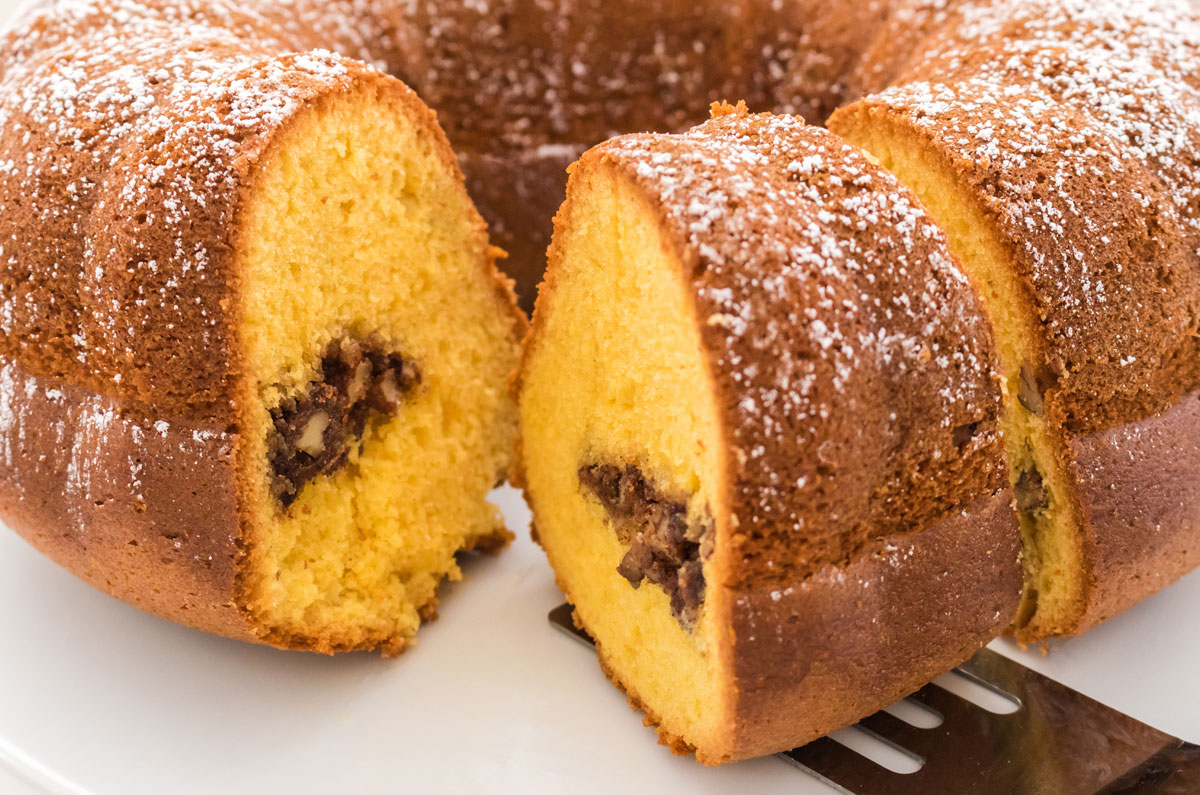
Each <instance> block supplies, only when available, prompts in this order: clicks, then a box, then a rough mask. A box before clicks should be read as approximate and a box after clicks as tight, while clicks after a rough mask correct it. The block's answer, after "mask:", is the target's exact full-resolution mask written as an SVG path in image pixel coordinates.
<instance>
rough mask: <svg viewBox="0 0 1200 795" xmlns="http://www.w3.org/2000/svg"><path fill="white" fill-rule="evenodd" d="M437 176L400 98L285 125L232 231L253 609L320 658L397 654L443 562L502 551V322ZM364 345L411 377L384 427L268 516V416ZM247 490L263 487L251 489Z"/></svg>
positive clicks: (483, 249)
mask: <svg viewBox="0 0 1200 795" xmlns="http://www.w3.org/2000/svg"><path fill="white" fill-rule="evenodd" d="M458 182H459V177H458V173H457V171H456V169H455V167H454V166H453V165H452V164H450V163H449V162H448V161H447V159H446V158H445V157H444V156H443V155H442V152H441V151H440V150H438V149H437V141H436V139H435V138H434V136H433V134H432V131H431V130H430V129H429V128H428V127H427V126H422V125H421V124H417V123H415V122H414V121H413V120H412V118H411V109H410V108H409V107H408V106H407V105H406V104H404V103H403V102H401V97H400V95H399V93H398V91H395V90H390V89H380V88H371V89H365V90H363V91H360V92H357V93H351V94H348V95H343V96H337V97H334V98H331V99H328V100H327V101H324V102H323V103H320V104H318V105H317V106H316V107H315V108H313V109H311V110H309V111H307V112H305V113H303V114H301V115H300V116H299V117H298V118H297V119H296V123H295V124H294V126H293V127H292V128H291V129H290V130H289V131H287V132H286V133H284V137H283V138H282V139H281V140H280V141H278V142H277V145H276V146H275V149H274V151H273V152H272V153H271V155H270V157H269V159H268V160H267V162H266V163H265V165H263V166H262V171H261V175H260V177H259V181H258V185H257V189H256V195H255V198H254V199H253V200H252V202H251V204H250V206H249V208H248V210H247V211H246V220H245V226H244V228H245V237H244V252H245V254H244V269H245V270H244V272H245V280H244V285H243V302H244V306H243V307H242V320H243V324H242V329H243V330H244V331H243V333H244V340H245V341H244V346H245V351H246V356H247V362H246V365H247V370H248V372H249V373H250V380H251V382H252V383H251V384H250V385H249V390H250V393H251V395H250V402H251V403H252V405H251V407H250V409H249V411H248V414H249V417H250V422H249V426H250V427H249V428H248V429H247V430H246V432H245V433H244V434H243V436H244V438H245V439H246V444H248V445H249V447H250V449H249V451H248V454H247V455H246V457H245V458H246V460H248V461H249V462H251V463H250V468H251V470H252V471H251V472H250V475H249V480H250V481H251V491H252V494H251V495H250V501H251V503H252V505H251V507H250V511H251V512H252V514H253V518H254V520H255V521H256V523H257V526H258V528H259V530H258V533H257V541H256V544H255V547H254V549H252V550H251V552H252V558H253V559H254V561H255V566H254V568H255V570H256V576H255V578H254V579H255V581H254V582H251V583H248V585H249V588H250V592H251V596H252V599H253V606H254V609H255V611H256V612H257V613H258V614H259V616H258V617H259V618H260V620H261V621H262V622H263V624H264V625H265V626H267V627H269V628H270V631H271V632H272V633H276V634H279V635H281V636H283V637H287V638H300V639H309V641H310V642H311V643H313V644H315V645H316V646H318V647H321V648H326V649H328V648H339V647H350V646H355V645H363V644H369V645H370V644H375V643H378V642H381V641H384V642H386V644H390V645H391V646H392V647H393V648H398V647H399V646H402V645H403V639H404V638H407V637H409V636H411V635H412V633H413V632H414V631H415V630H416V628H417V625H418V624H419V623H420V620H421V616H420V615H419V613H420V611H421V608H422V607H423V606H426V605H429V607H430V608H432V603H433V600H434V595H435V589H436V588H437V585H438V583H439V582H440V581H441V580H442V579H443V578H444V577H450V578H451V579H455V578H457V577H459V576H460V575H459V569H458V567H457V566H456V562H455V552H456V551H458V550H460V549H462V548H464V547H469V546H472V545H474V544H476V543H478V542H480V541H481V540H484V539H491V538H495V537H496V536H497V534H498V533H502V532H503V531H502V525H501V524H500V519H499V516H498V513H497V511H496V510H495V508H494V507H493V506H492V505H490V504H488V503H487V502H486V500H485V499H484V498H485V495H486V494H487V492H488V491H489V490H490V489H491V488H493V487H494V486H495V485H496V483H497V480H498V479H502V476H503V473H504V472H505V471H506V468H507V465H508V463H509V458H510V451H511V450H512V446H513V443H514V438H515V432H516V415H515V407H513V406H511V405H510V399H509V397H508V393H507V381H508V379H509V377H510V375H511V373H512V372H513V370H514V369H515V365H516V357H517V352H516V342H517V333H518V331H517V329H516V321H515V320H514V318H513V316H512V315H511V314H510V313H509V312H508V311H507V310H506V307H505V304H504V301H503V299H502V297H501V296H500V295H499V294H498V292H497V291H496V289H495V286H494V285H493V284H492V283H490V281H489V280H488V279H487V278H485V274H484V271H485V268H487V267H489V264H490V263H489V260H490V257H491V254H490V253H489V250H488V248H487V243H486V237H485V232H484V230H483V227H482V223H481V222H480V220H479V218H478V215H477V214H476V212H475V210H474V208H473V206H472V205H471V204H470V202H469V200H468V199H467V196H466V193H465V192H464V191H463V190H462V188H461V187H460V186H459V184H458ZM372 333H374V334H377V335H378V336H379V337H380V338H382V339H384V340H386V341H387V344H388V345H389V346H391V347H392V348H393V349H394V350H396V351H397V352H399V353H401V354H403V355H404V356H405V357H406V358H411V359H412V360H414V361H415V362H416V363H417V364H418V366H419V367H420V374H421V381H420V384H419V386H417V387H416V388H415V389H414V390H413V392H412V394H411V395H409V396H408V397H407V399H406V400H405V402H404V404H403V405H402V407H401V408H400V410H399V411H398V412H397V413H396V414H394V415H392V416H387V417H384V418H382V419H379V420H377V421H372V422H371V423H370V424H369V425H368V426H367V428H366V429H365V430H364V431H363V434H362V440H361V441H362V444H361V448H360V447H359V446H358V445H352V446H351V452H350V455H349V460H348V462H347V463H346V464H345V466H344V467H343V468H341V469H340V470H339V471H338V472H336V473H332V474H329V475H321V476H320V477H317V478H316V479H315V480H313V481H311V482H309V483H308V484H307V485H305V486H304V487H303V489H302V490H301V491H300V492H299V494H298V496H297V498H296V500H295V502H294V503H293V504H291V505H290V506H288V507H287V509H286V510H284V509H281V506H280V504H279V503H278V502H277V501H276V500H274V499H272V498H271V496H270V495H269V494H268V492H267V490H266V483H267V482H268V480H269V474H268V472H267V468H268V465H267V463H266V452H265V446H264V445H265V441H264V440H265V438H266V435H267V433H268V432H269V423H270V421H271V418H270V416H269V413H268V412H269V411H270V409H272V408H273V407H276V406H278V405H279V404H280V401H281V400H283V399H285V398H286V397H287V396H289V395H294V394H297V393H298V392H300V391H302V390H303V389H304V387H305V385H306V384H307V383H308V382H310V381H312V380H313V379H314V377H315V375H314V373H315V372H316V371H317V368H318V362H319V357H320V356H321V352H322V351H323V350H325V349H326V347H327V346H328V345H329V344H330V343H331V341H333V340H336V339H338V338H340V337H344V336H347V335H349V336H352V337H360V338H361V337H364V336H366V335H369V334H372ZM260 486H261V487H260Z"/></svg>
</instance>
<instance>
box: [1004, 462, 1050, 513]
mask: <svg viewBox="0 0 1200 795" xmlns="http://www.w3.org/2000/svg"><path fill="white" fill-rule="evenodd" d="M1013 491H1014V492H1015V493H1016V497H1017V510H1018V511H1020V512H1021V513H1034V512H1036V511H1043V510H1045V509H1046V508H1048V507H1049V506H1050V495H1049V493H1048V492H1047V491H1046V484H1045V483H1043V482H1042V473H1041V472H1039V471H1038V469H1037V467H1030V468H1029V469H1026V470H1024V471H1022V472H1021V475H1020V477H1018V478H1017V485H1016V486H1015V487H1014V489H1013Z"/></svg>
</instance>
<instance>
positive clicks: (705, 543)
mask: <svg viewBox="0 0 1200 795" xmlns="http://www.w3.org/2000/svg"><path fill="white" fill-rule="evenodd" d="M579 484H580V487H581V488H582V489H584V490H585V491H587V492H590V493H591V494H592V495H593V496H594V497H595V498H596V499H597V500H598V501H599V502H600V505H601V506H603V508H604V510H605V512H606V513H607V514H608V518H609V521H610V522H611V523H612V525H613V529H614V530H615V531H616V534H617V538H618V540H619V541H620V542H621V543H622V544H623V545H624V546H626V547H627V548H628V550H627V551H626V553H625V555H624V557H623V558H622V559H621V563H620V564H619V565H618V566H617V572H618V573H619V574H620V575H621V576H622V577H624V578H625V579H627V580H629V583H630V585H632V586H633V587H634V588H639V587H641V584H642V583H643V582H645V581H647V580H648V581H649V582H651V583H652V584H654V585H656V586H658V587H660V588H662V589H663V590H664V591H665V592H666V594H667V596H668V597H670V599H671V614H672V615H673V616H675V618H676V619H677V620H678V621H679V623H680V625H681V626H682V627H683V628H684V629H686V630H688V631H689V632H690V631H691V630H692V629H693V628H694V627H695V625H696V619H697V618H698V616H699V614H700V607H701V605H702V604H703V602H704V568H703V563H702V561H703V560H707V559H708V556H709V555H710V554H711V553H712V519H711V517H710V516H709V514H708V511H707V510H706V511H705V512H704V515H705V518H704V519H703V520H699V521H690V522H689V521H688V509H687V502H688V498H687V496H686V495H668V494H666V493H665V492H664V491H663V490H661V489H660V488H658V487H657V486H656V485H655V484H654V483H652V482H651V481H650V480H649V479H648V478H647V477H646V476H645V475H644V474H642V471H641V470H640V469H638V468H637V467H635V466H627V467H618V466H614V465H612V464H587V465H584V466H581V467H580V468H579Z"/></svg>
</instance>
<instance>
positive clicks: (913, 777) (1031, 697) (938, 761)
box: [549, 604, 1200, 795]
mask: <svg viewBox="0 0 1200 795" xmlns="http://www.w3.org/2000/svg"><path fill="white" fill-rule="evenodd" d="M549 619H550V623H551V624H552V625H553V626H555V627H556V628H558V629H560V630H562V631H564V632H566V633H567V634H568V635H570V636H571V637H573V638H575V639H576V640H578V641H580V642H581V643H585V644H587V645H588V646H589V647H591V646H592V639H591V637H590V636H589V635H588V634H587V633H586V632H584V631H583V630H581V629H579V628H578V627H576V626H575V621H574V619H573V618H572V608H571V606H570V605H569V604H562V605H559V606H558V607H556V608H554V609H553V610H551V611H550V615H549ZM953 675H956V676H961V677H963V678H965V679H966V680H969V681H971V682H973V683H975V684H976V685H978V686H980V687H983V688H986V689H987V690H988V691H991V692H992V694H993V695H998V696H1000V697H1001V700H999V701H994V702H993V703H992V704H989V707H990V708H988V709H985V708H984V707H981V706H979V705H977V704H975V703H972V701H969V700H968V699H967V698H964V697H963V696H962V695H958V694H956V693H953V692H951V691H950V690H949V689H947V688H946V687H943V686H941V685H939V684H937V683H931V684H928V685H925V687H922V688H921V689H920V690H918V691H916V692H915V693H913V694H912V695H911V696H909V697H908V698H909V699H911V700H913V701H915V702H917V703H918V704H920V705H921V706H922V707H924V708H926V709H927V710H928V711H931V712H933V713H934V714H936V715H937V716H940V717H941V721H940V723H938V725H936V726H931V727H929V728H920V727H918V726H915V725H913V724H912V723H909V722H908V721H905V720H902V719H901V718H899V717H896V715H894V714H891V713H890V712H889V711H888V710H882V711H880V712H876V713H875V714H874V715H870V716H868V717H866V718H863V719H862V720H861V721H859V722H858V723H857V724H856V725H855V727H854V728H855V729H856V730H858V731H861V732H863V733H864V734H865V735H866V736H868V737H871V738H876V741H877V742H881V743H884V744H886V745H889V746H892V747H893V748H896V749H899V750H901V751H903V752H905V753H906V754H907V755H908V756H910V757H912V758H914V759H917V760H921V762H922V764H921V766H920V769H918V770H916V771H915V772H912V773H895V772H892V771H891V770H888V769H887V768H885V767H882V766H880V765H879V764H877V763H875V762H873V761H871V760H870V759H868V758H867V757H865V756H863V755H861V754H859V753H858V752H856V751H853V750H851V749H850V748H848V747H846V746H845V745H842V744H841V743H839V742H837V741H835V740H832V739H830V738H829V737H822V738H821V739H819V740H816V741H814V742H811V743H809V744H808V745H805V746H802V747H800V748H795V749H792V750H791V751H786V752H784V753H781V754H779V756H780V757H782V758H783V759H785V760H787V761H788V762H790V763H792V764H794V765H796V766H797V767H800V768H801V769H803V770H804V771H805V772H807V773H810V774H811V775H813V776H815V777H816V778H817V779H819V780H821V781H824V782H826V783H828V784H829V785H831V786H832V787H833V788H834V789H835V790H836V791H840V792H844V793H851V795H878V794H879V793H886V795H933V794H934V793H939V794H940V793H972V795H1101V794H1103V795H1118V793H1137V794H1138V795H1175V794H1176V793H1178V794H1179V795H1184V794H1185V793H1186V794H1187V795H1195V794H1196V793H1200V746H1197V745H1193V744H1192V743H1189V742H1185V741H1183V740H1180V739H1179V738H1177V737H1172V736H1171V735H1169V734H1166V733H1165V732H1161V731H1159V730H1157V729H1154V728H1152V727H1150V726H1147V725H1146V724H1144V723H1142V722H1140V721H1138V720H1135V719H1133V718H1131V717H1129V716H1128V715H1125V714H1123V713H1121V712H1118V711H1117V710H1114V709H1111V708H1109V707H1106V706H1104V705H1103V704H1101V703H1100V702H1098V701H1094V700H1092V699H1090V698H1088V697H1087V696H1085V695H1083V694H1082V693H1079V692H1077V691H1075V690H1072V689H1071V688H1069V687H1067V686H1065V685H1062V684H1059V683H1058V682H1055V681H1054V680H1053V679H1049V678H1047V677H1045V676H1042V675H1041V674H1039V673H1037V672H1036V671H1032V670H1030V669H1029V668H1026V667H1025V666H1023V665H1021V664H1020V663H1017V662H1014V661H1013V660H1010V659H1008V658H1007V657H1005V656H1003V655H1001V654H997V653H996V652H994V651H991V650H990V649H980V650H979V651H978V652H976V654H975V656H974V657H972V658H971V659H969V660H967V661H966V662H965V663H963V664H962V665H960V666H959V667H958V668H956V669H955V671H954V674H953ZM938 681H939V682H942V684H949V685H950V686H953V687H954V689H956V690H959V692H964V693H965V692H966V691H964V690H962V689H960V688H959V687H957V686H954V685H953V684H952V683H950V682H947V681H946V678H945V677H942V678H940V679H939V680H938ZM1004 701H1008V702H1011V703H1012V704H1015V705H1016V707H1017V708H1016V709H1015V710H1012V711H1008V712H1004V711H993V710H997V709H998V710H1003V709H1004V708H1005V707H1004V706H1003V704H1004ZM909 706H910V707H911V706H912V705H909ZM896 711H898V712H900V711H901V710H896Z"/></svg>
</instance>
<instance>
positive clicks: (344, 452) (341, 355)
mask: <svg viewBox="0 0 1200 795" xmlns="http://www.w3.org/2000/svg"><path fill="white" fill-rule="evenodd" d="M420 382H421V372H420V370H419V369H418V368H417V365H416V363H415V362H413V361H412V360H410V359H406V358H405V357H403V356H401V355H400V354H399V353H395V352H391V351H388V350H387V348H386V346H385V344H384V342H383V340H382V338H380V337H379V336H378V335H375V334H373V335H371V336H370V337H368V338H367V339H365V340H356V339H352V338H350V337H345V338H343V339H340V340H335V341H334V342H332V343H331V344H330V345H329V347H328V348H326V350H325V353H324V355H323V356H322V357H321V363H320V365H319V367H318V370H317V377H316V378H315V379H314V380H313V381H311V382H310V383H308V384H307V385H306V386H305V387H304V388H303V389H302V390H301V391H300V392H299V394H296V395H294V396H292V397H290V398H287V399H285V400H284V401H283V402H281V403H280V404H279V405H278V406H276V407H275V408H273V409H271V422H272V427H271V429H270V430H269V431H268V432H267V455H268V459H269V462H270V467H271V494H272V496H274V497H275V499H277V500H278V501H279V503H280V505H282V506H283V507H285V508H286V507H287V506H289V505H291V504H292V503H293V502H294V501H295V500H296V497H297V496H299V494H300V490H301V488H303V487H304V485H305V484H306V483H308V482H309V481H311V480H313V479H314V478H316V477H317V476H319V475H328V474H331V473H333V472H336V471H338V470H339V469H341V468H342V467H344V466H345V465H346V462H347V461H348V460H349V457H350V448H351V447H352V446H353V445H354V444H355V443H356V442H361V440H362V436H363V431H364V430H366V427H367V424H368V423H369V422H371V421H372V420H373V419H375V418H377V417H390V416H392V415H394V414H395V413H396V412H397V411H398V410H399V408H400V405H401V403H403V402H404V399H405V397H406V396H407V395H408V394H409V393H410V392H411V391H412V390H413V389H414V388H416V386H417V385H418V384H419V383H420Z"/></svg>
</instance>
